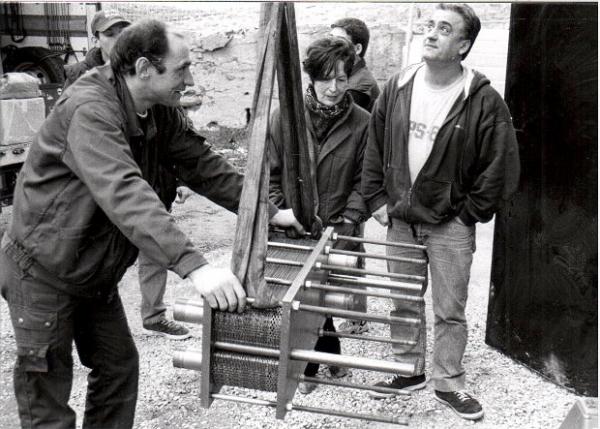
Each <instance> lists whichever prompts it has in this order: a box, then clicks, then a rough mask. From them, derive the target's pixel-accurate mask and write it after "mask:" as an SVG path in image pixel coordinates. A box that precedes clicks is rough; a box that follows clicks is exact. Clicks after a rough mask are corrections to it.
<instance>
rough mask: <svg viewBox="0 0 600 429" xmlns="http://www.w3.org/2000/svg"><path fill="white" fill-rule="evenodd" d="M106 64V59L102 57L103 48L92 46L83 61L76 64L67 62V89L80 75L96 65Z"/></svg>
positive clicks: (65, 87)
mask: <svg viewBox="0 0 600 429" xmlns="http://www.w3.org/2000/svg"><path fill="white" fill-rule="evenodd" d="M102 65H104V59H102V50H100V48H92V49H90V50H89V51H88V53H87V54H85V58H84V59H83V61H80V62H78V63H75V64H67V65H66V66H65V78H66V80H65V86H64V89H67V88H68V87H69V86H71V85H72V84H73V83H74V82H75V81H76V80H77V79H79V77H81V76H82V75H84V74H85V73H87V72H88V71H90V70H91V69H93V68H94V67H98V66H102Z"/></svg>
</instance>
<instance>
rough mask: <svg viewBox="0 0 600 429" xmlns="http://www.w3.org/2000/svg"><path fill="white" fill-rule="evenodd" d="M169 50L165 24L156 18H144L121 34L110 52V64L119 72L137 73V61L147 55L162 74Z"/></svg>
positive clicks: (124, 73) (123, 73)
mask: <svg viewBox="0 0 600 429" xmlns="http://www.w3.org/2000/svg"><path fill="white" fill-rule="evenodd" d="M168 52H169V40H168V38H167V27H166V26H165V24H164V23H162V22H160V21H157V20H155V19H143V20H141V21H138V22H136V23H135V24H133V25H130V26H129V27H127V28H126V29H124V30H123V32H122V33H121V34H120V35H119V37H118V38H117V41H116V42H115V45H114V46H113V49H112V52H111V53H110V64H111V66H112V68H113V70H115V71H116V72H117V73H120V74H122V75H126V74H130V75H135V62H136V61H137V60H138V58H142V57H145V58H147V59H148V60H149V61H150V62H151V63H152V64H153V65H154V67H156V70H157V71H158V73H159V74H160V73H163V72H164V71H165V66H164V65H163V64H162V61H163V59H164V57H165V56H166V55H167V53H168Z"/></svg>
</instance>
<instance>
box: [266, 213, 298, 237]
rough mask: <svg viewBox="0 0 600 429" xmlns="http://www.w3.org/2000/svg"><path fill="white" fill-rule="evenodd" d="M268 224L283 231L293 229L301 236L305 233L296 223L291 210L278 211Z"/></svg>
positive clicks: (296, 220)
mask: <svg viewBox="0 0 600 429" xmlns="http://www.w3.org/2000/svg"><path fill="white" fill-rule="evenodd" d="M269 223H270V224H271V225H273V226H278V227H280V228H284V229H285V228H294V229H295V230H296V232H298V234H300V235H301V236H302V235H304V234H305V233H306V232H305V231H304V228H303V227H302V225H301V224H300V222H298V219H296V216H294V212H293V211H292V209H286V210H279V211H278V212H277V214H276V215H275V216H273V217H272V218H271V220H270V221H269Z"/></svg>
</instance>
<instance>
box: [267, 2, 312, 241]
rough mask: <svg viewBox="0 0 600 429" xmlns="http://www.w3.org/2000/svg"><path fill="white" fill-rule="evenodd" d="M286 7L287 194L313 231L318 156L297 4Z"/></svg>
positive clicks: (280, 79)
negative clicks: (310, 126)
mask: <svg viewBox="0 0 600 429" xmlns="http://www.w3.org/2000/svg"><path fill="white" fill-rule="evenodd" d="M283 10H284V19H283V24H282V27H281V43H280V44H279V51H278V58H277V83H278V86H279V99H280V110H281V127H282V131H283V133H282V135H283V142H282V145H283V153H284V158H285V165H286V168H285V169H284V171H283V175H284V178H285V179H284V180H285V181H286V183H288V184H289V185H290V186H289V188H288V195H287V198H288V202H289V204H290V205H291V207H292V209H293V211H294V215H295V216H296V218H297V219H298V220H299V221H300V223H301V224H302V225H303V226H304V228H305V229H306V230H307V231H312V230H313V223H314V222H315V219H316V218H315V216H316V207H317V205H318V201H317V199H316V198H315V196H316V195H317V191H316V183H317V181H316V177H315V176H316V159H315V154H314V153H313V152H312V151H311V149H312V147H311V146H310V145H309V143H308V136H307V132H306V120H305V117H304V99H303V96H302V78H301V75H300V54H299V51H298V38H297V36H296V34H297V33H296V16H295V13H294V5H293V4H292V3H284V5H283ZM321 228H322V225H318V230H319V231H318V232H319V233H320V230H321Z"/></svg>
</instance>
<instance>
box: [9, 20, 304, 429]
mask: <svg viewBox="0 0 600 429" xmlns="http://www.w3.org/2000/svg"><path fill="white" fill-rule="evenodd" d="M190 65H191V61H190V57H189V47H188V45H187V44H186V43H185V41H184V39H183V37H182V36H180V35H178V34H175V33H172V32H169V31H167V29H166V27H165V25H164V24H162V23H161V22H159V21H155V20H146V21H140V22H139V23H137V24H134V25H132V26H130V27H129V28H127V29H125V30H124V31H123V33H122V34H121V36H120V37H119V38H118V40H117V42H116V44H115V46H114V48H113V51H112V53H111V58H110V65H105V66H100V67H96V68H94V69H93V70H91V71H90V72H88V73H86V74H85V75H84V76H82V77H81V78H79V79H78V80H77V81H76V82H75V83H74V84H73V85H72V86H70V87H69V88H68V89H67V90H66V91H65V92H64V93H63V95H62V96H61V98H60V99H59V100H58V102H57V103H56V105H55V107H54V109H53V111H52V113H51V114H50V115H49V116H48V117H47V118H46V120H45V121H44V123H43V125H42V127H41V128H40V130H39V132H38V133H37V134H36V136H35V138H34V141H33V143H32V145H31V148H30V151H29V154H28V157H27V159H26V161H25V163H24V165H23V169H22V171H21V174H20V175H19V178H18V180H17V185H16V187H15V194H14V205H13V217H12V221H11V224H10V226H9V228H8V230H7V232H6V233H5V235H4V237H3V238H2V243H1V249H0V292H1V293H2V296H3V297H4V298H5V299H6V300H7V302H8V307H9V310H10V316H11V322H12V325H13V329H14V332H15V340H16V343H17V361H16V365H15V371H14V384H15V394H16V398H17V404H18V407H19V416H20V419H21V424H22V426H23V427H28V428H29V427H44V428H50V427H52V428H73V427H75V412H74V411H73V410H72V408H71V407H70V406H69V404H68V401H69V396H70V392H71V386H72V379H73V360H72V343H73V341H74V342H75V345H76V347H77V351H78V354H79V357H80V360H81V362H82V364H83V365H85V366H86V367H88V368H90V370H91V371H90V374H89V376H88V391H87V399H86V409H85V414H84V420H83V427H84V428H87V427H97V428H100V427H102V428H131V427H132V426H133V419H134V413H135V404H136V400H137V383H138V369H139V362H138V354H137V350H136V347H135V344H134V341H133V339H132V337H131V332H130V331H129V327H128V325H127V319H126V317H125V312H124V310H123V305H122V303H121V299H120V297H119V293H118V290H117V283H118V282H119V281H120V279H121V277H122V276H123V274H124V272H125V270H126V269H127V268H128V267H129V266H130V265H131V264H132V263H133V262H134V261H135V259H136V257H137V254H138V248H139V249H140V250H141V251H142V252H143V253H144V254H146V255H148V256H149V257H151V258H152V259H153V261H154V262H155V263H157V264H159V265H161V266H162V267H164V268H168V269H170V270H172V271H174V272H176V273H177V274H178V275H179V276H181V277H182V278H188V279H190V280H191V282H192V284H193V285H194V287H195V288H196V289H197V290H198V292H199V293H200V294H201V295H202V296H204V297H205V298H206V299H207V302H208V304H209V305H210V306H211V307H212V308H215V309H216V308H218V309H221V310H229V311H235V310H237V311H242V310H243V309H244V306H245V292H244V290H243V288H242V286H241V285H240V283H239V281H238V280H237V278H236V277H235V276H234V275H233V273H232V272H231V271H230V270H228V269H219V268H214V267H211V266H210V265H209V264H208V263H207V261H206V259H205V258H204V257H203V256H202V255H201V254H200V253H199V252H198V251H197V250H196V249H194V246H193V244H192V243H191V241H190V240H189V239H188V238H187V237H186V236H185V235H184V234H183V232H182V231H181V230H180V229H179V228H178V227H177V226H176V225H175V222H174V221H173V218H172V217H171V216H170V214H169V213H168V212H167V210H166V208H165V206H164V204H163V203H162V202H161V200H160V199H159V197H158V195H157V188H158V187H159V186H160V184H159V177H160V176H159V166H162V167H164V168H167V169H169V170H170V171H171V172H172V173H173V174H174V175H176V176H177V177H178V178H179V179H181V180H182V181H183V182H184V183H186V184H187V185H188V186H189V187H190V188H192V189H193V190H194V191H196V192H198V193H200V194H202V195H205V196H206V197H208V198H209V199H211V200H213V201H215V202H216V203H218V204H220V205H222V206H223V207H225V208H227V209H229V210H232V211H236V210H237V208H238V205H239V198H240V194H241V188H242V182H243V178H242V176H241V175H240V174H239V173H237V172H236V170H235V169H234V168H233V167H232V166H231V165H230V164H229V163H228V162H227V161H226V160H225V159H224V158H222V157H221V156H220V155H218V154H217V153H215V152H213V151H212V150H211V148H210V146H209V145H207V144H206V143H205V141H204V138H203V137H202V136H200V135H199V134H198V133H197V132H196V131H195V130H194V128H193V127H192V126H191V124H190V122H189V121H188V120H187V118H186V117H185V115H184V114H183V113H182V111H181V109H180V107H179V100H180V98H181V94H182V93H183V91H184V90H185V88H186V87H187V86H191V85H193V78H192V75H191V73H190V69H189V67H190ZM269 212H270V215H271V223H273V224H275V225H278V226H281V227H284V228H287V227H290V226H295V227H296V228H298V229H299V230H300V232H302V228H301V227H299V224H298V222H297V221H296V220H295V218H293V214H291V210H288V211H278V210H277V208H275V207H274V206H271V207H270V210H269Z"/></svg>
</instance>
